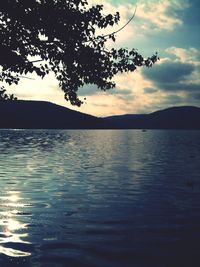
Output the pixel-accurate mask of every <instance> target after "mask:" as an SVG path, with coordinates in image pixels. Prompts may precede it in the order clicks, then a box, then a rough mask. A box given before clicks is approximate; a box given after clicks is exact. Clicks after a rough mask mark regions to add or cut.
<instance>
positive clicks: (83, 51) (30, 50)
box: [0, 0, 158, 106]
mask: <svg viewBox="0 0 200 267" xmlns="http://www.w3.org/2000/svg"><path fill="white" fill-rule="evenodd" d="M119 20H120V15H119V13H118V12H117V13H116V14H113V15H112V14H108V15H104V14H103V6H102V5H96V6H92V7H90V6H89V5H88V2H87V0H70V1H69V0H28V1H27V0H4V1H2V3H1V7H0V54H1V57H0V65H1V66H2V70H1V72H0V81H4V82H6V83H8V84H9V85H11V84H13V83H15V84H18V82H19V79H20V78H21V76H22V75H24V74H27V73H33V72H35V73H36V74H37V75H39V76H41V77H44V76H46V75H47V74H48V73H49V72H50V71H53V72H54V74H55V76H56V78H57V80H58V81H59V86H60V87H61V89H62V90H63V91H64V93H65V99H66V100H69V101H70V102H71V104H72V105H77V106H80V105H81V103H82V102H81V101H80V99H79V98H78V96H77V91H78V88H79V87H81V86H83V85H84V84H89V83H90V84H96V85H97V86H98V87H99V88H101V89H102V90H107V89H110V88H113V87H114V86H115V83H114V82H113V81H112V78H113V76H114V75H116V74H117V73H119V72H129V71H134V70H135V69H136V68H137V67H140V66H147V67H150V66H152V65H153V64H154V63H155V62H156V61H157V59H158V58H157V54H154V55H153V56H151V57H149V58H147V59H144V58H143V57H142V56H141V55H140V54H139V53H138V51H137V50H136V49H132V50H128V49H124V48H121V49H114V48H112V49H108V48H106V42H107V41H108V40H113V41H115V38H116V33H111V34H108V35H104V36H103V35H97V33H96V32H97V29H104V28H106V27H107V26H113V25H114V24H117V23H118V21H119Z"/></svg>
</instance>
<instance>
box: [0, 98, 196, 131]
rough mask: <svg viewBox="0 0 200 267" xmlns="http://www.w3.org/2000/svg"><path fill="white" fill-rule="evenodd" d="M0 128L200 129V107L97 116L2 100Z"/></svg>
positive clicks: (61, 108) (55, 106) (47, 103)
mask: <svg viewBox="0 0 200 267" xmlns="http://www.w3.org/2000/svg"><path fill="white" fill-rule="evenodd" d="M0 128H16V129H23V128H24V129H31V128H32V129H200V108H198V107H192V106H183V107H173V108H168V109H164V110H159V111H156V112H153V113H150V114H128V115H118V116H111V117H105V118H97V117H95V116H91V115H88V114H84V113H81V112H77V111H74V110H71V109H68V108H65V107H62V106H59V105H56V104H53V103H49V102H45V101H24V100H17V101H0Z"/></svg>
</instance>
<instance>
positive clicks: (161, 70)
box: [143, 61, 195, 84]
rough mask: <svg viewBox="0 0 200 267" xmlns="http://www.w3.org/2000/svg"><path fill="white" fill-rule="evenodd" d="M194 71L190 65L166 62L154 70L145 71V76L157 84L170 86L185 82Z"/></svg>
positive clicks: (156, 66)
mask: <svg viewBox="0 0 200 267" xmlns="http://www.w3.org/2000/svg"><path fill="white" fill-rule="evenodd" d="M194 69H195V68H194V66H193V65H192V64H189V63H181V62H173V61H166V62H164V63H162V64H157V65H155V66H153V68H149V69H143V75H144V76H145V77H146V78H147V79H149V80H152V81H154V82H155V83H157V84H165V83H168V84H169V83H177V82H180V81H182V80H185V79H186V77H187V76H188V75H190V74H191V73H192V72H193V71H194Z"/></svg>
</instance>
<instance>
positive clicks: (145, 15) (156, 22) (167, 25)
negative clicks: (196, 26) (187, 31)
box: [137, 0, 188, 31]
mask: <svg viewBox="0 0 200 267" xmlns="http://www.w3.org/2000/svg"><path fill="white" fill-rule="evenodd" d="M187 7H188V3H187V2H186V1H181V3H180V1H178V0H177V1H176V0H174V1H172V0H168V1H138V10H137V17H139V18H140V19H141V22H143V28H144V29H146V30H149V29H150V28H151V29H152V30H168V31H171V30H173V29H174V28H175V27H176V26H180V25H182V24H183V21H182V20H181V19H180V18H179V17H178V15H177V12H178V11H180V10H184V9H185V8H187Z"/></svg>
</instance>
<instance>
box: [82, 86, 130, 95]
mask: <svg viewBox="0 0 200 267" xmlns="http://www.w3.org/2000/svg"><path fill="white" fill-rule="evenodd" d="M103 92H104V93H107V94H109V95H121V96H129V95H131V94H132V91H131V90H128V89H120V90H119V89H118V88H114V89H110V90H107V91H102V90H101V89H99V88H98V87H97V86H96V85H94V84H88V85H84V86H83V87H81V88H79V90H78V95H79V96H92V95H96V94H98V93H103Z"/></svg>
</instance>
